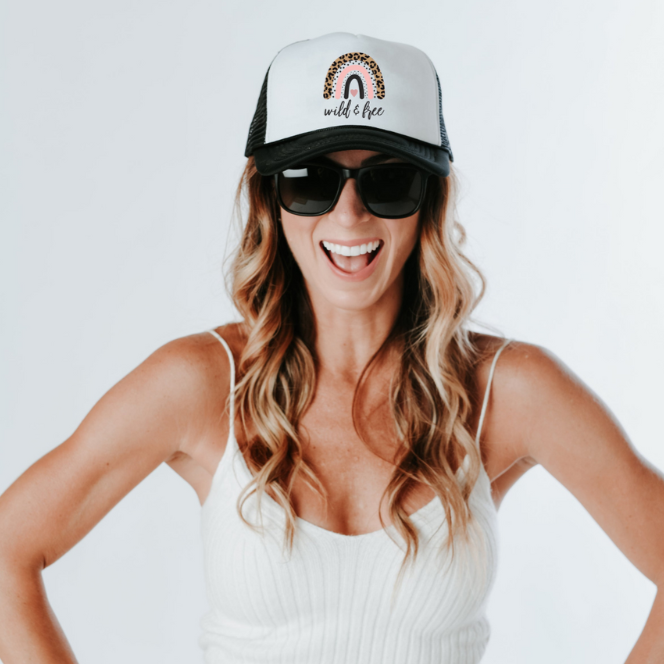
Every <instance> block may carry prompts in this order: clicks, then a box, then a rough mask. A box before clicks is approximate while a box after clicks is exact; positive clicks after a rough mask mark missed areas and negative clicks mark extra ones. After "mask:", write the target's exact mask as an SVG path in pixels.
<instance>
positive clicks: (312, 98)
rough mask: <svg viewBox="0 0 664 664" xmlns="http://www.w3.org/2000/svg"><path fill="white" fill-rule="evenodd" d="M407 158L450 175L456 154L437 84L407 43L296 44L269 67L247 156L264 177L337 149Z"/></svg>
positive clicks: (344, 36) (354, 39) (339, 39)
mask: <svg viewBox="0 0 664 664" xmlns="http://www.w3.org/2000/svg"><path fill="white" fill-rule="evenodd" d="M351 149H365V150H375V151H378V152H384V153H386V154H391V155H394V156H398V157H402V158H403V159H406V160H408V161H410V162H412V163H415V164H417V165H418V166H421V167H422V168H424V169H426V170H428V171H430V172H432V173H435V174H436V175H441V176H447V175H449V172H450V164H449V163H450V161H454V159H453V156H452V149H451V148H450V142H449V139H448V137H447V131H446V129H445V123H444V122H443V96H442V93H441V89H440V81H439V80H438V75H437V73H436V70H435V68H434V66H433V63H432V62H431V60H430V59H429V57H428V56H427V55H426V54H425V53H424V52H423V51H421V50H420V49H418V48H415V47H414V46H410V45H408V44H401V43H398V42H392V41H385V40H382V39H375V38H373V37H367V36H366V35H354V34H350V33H347V32H334V33H331V34H327V35H323V36H321V37H317V38H316V39H307V40H305V41H299V42H295V43H293V44H290V45H288V46H286V47H284V48H282V49H281V50H280V51H279V53H277V55H276V56H275V58H274V59H273V60H272V63H271V64H270V66H269V67H268V70H267V73H266V74H265V79H264V80H263V86H262V88H261V91H260V95H259V97H258V105H257V107H256V112H255V114H254V117H253V120H252V122H251V126H250V127H249V136H248V138H247V147H246V150H245V153H244V154H245V157H250V156H251V155H253V156H254V159H255V162H256V168H257V170H258V172H259V173H261V174H263V175H273V174H274V173H278V172H279V171H282V170H284V169H286V168H289V167H290V166H293V165H295V164H297V163H301V162H302V161H303V160H306V159H307V158H313V157H317V156H319V155H322V154H325V153H327V152H335V151H337V150H351Z"/></svg>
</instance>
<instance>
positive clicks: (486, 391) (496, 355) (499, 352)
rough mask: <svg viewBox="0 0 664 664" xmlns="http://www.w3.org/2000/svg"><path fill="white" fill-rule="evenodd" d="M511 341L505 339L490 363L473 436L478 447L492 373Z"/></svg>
mask: <svg viewBox="0 0 664 664" xmlns="http://www.w3.org/2000/svg"><path fill="white" fill-rule="evenodd" d="M510 341H512V340H511V339H505V341H504V342H503V345H502V346H501V347H500V348H499V349H498V351H497V352H496V354H495V355H494V356H493V362H492V363H491V371H489V380H488V381H487V384H486V390H485V391H484V401H483V402H482V412H481V413H480V423H479V424H478V425H477V435H476V436H475V443H476V445H477V446H478V447H479V444H480V434H481V433H482V424H484V415H485V414H486V409H487V405H488V404H489V392H490V391H491V381H492V380H493V372H494V369H495V368H496V362H497V361H498V357H499V355H500V354H501V353H502V352H503V349H504V348H505V347H506V346H507V345H508V344H509V343H510Z"/></svg>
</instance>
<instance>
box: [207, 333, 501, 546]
mask: <svg viewBox="0 0 664 664" xmlns="http://www.w3.org/2000/svg"><path fill="white" fill-rule="evenodd" d="M207 332H209V333H210V334H212V335H213V336H214V337H216V338H217V339H218V340H219V341H220V342H221V344H222V346H223V347H224V349H225V350H226V353H227V355H228V360H229V364H230V374H231V381H230V382H231V385H230V394H229V401H228V408H229V413H230V414H231V415H230V416H229V420H230V427H229V431H228V439H227V441H226V448H225V449H224V452H223V454H222V455H221V459H220V460H219V463H218V464H217V468H216V469H215V472H214V474H213V476H212V482H211V484H210V489H209V491H208V495H207V496H206V498H205V501H204V502H203V503H202V505H201V509H204V508H205V507H206V506H207V505H208V502H209V499H210V495H211V494H212V492H213V489H214V486H215V484H216V483H217V481H218V478H219V476H220V475H221V474H222V473H223V469H224V468H225V466H226V463H227V460H228V463H230V464H232V465H234V460H235V457H236V456H237V457H239V466H240V468H241V471H242V473H244V475H245V478H246V479H247V480H248V481H251V480H252V479H253V475H252V474H251V471H250V470H249V466H248V465H247V461H246V459H245V458H244V454H243V453H242V450H240V446H239V444H238V442H237V438H236V437H235V422H234V419H233V416H232V414H233V412H234V410H233V402H234V394H235V361H234V359H233V353H232V351H231V349H230V346H229V345H228V344H227V343H226V341H225V339H223V337H221V336H220V335H219V334H218V333H217V331H216V330H215V329H210V330H207ZM510 341H511V339H506V340H505V341H504V342H503V345H502V346H501V347H500V348H499V349H498V351H496V353H495V354H494V357H493V362H492V364H491V369H490V371H489V378H488V380H487V386H486V389H485V392H484V399H483V402H482V410H481V413H480V420H479V423H478V426H477V433H476V435H475V445H476V446H477V447H478V448H479V441H480V434H481V431H482V424H483V422H484V416H485V414H486V408H487V405H488V398H489V392H490V389H491V381H492V379H493V373H494V369H495V367H496V362H497V360H498V356H499V355H500V353H501V352H502V351H503V349H504V348H505V347H506V346H507V345H508V344H509V342H510ZM469 461H470V455H468V454H466V456H465V457H464V459H463V461H462V462H461V464H460V465H459V467H458V468H457V470H456V472H455V475H458V474H459V472H461V473H462V476H465V474H466V472H467V470H468V462H469ZM480 480H481V481H483V482H486V483H487V487H488V494H489V502H490V503H491V506H492V507H493V509H494V510H495V509H496V508H495V504H494V502H493V499H492V498H491V489H490V487H491V480H490V478H489V475H488V473H487V472H486V468H485V467H484V463H483V462H482V461H480V475H479V477H478V480H477V482H476V483H475V485H474V486H473V489H472V492H471V493H474V492H475V490H476V489H477V485H478V484H479V482H480ZM263 500H264V501H265V503H266V504H267V505H268V506H269V509H271V510H272V511H274V512H277V513H278V514H280V515H283V508H282V507H281V505H279V503H277V501H276V500H274V498H272V497H271V496H269V495H268V494H267V493H265V492H264V493H263ZM438 506H439V507H440V509H441V510H443V506H442V503H441V501H440V498H439V497H438V496H437V495H436V496H434V497H433V498H432V499H431V500H430V501H429V502H428V503H426V504H425V505H423V506H422V507H420V508H419V509H418V510H416V511H415V512H413V513H412V514H410V515H409V518H410V519H411V520H413V522H418V521H421V520H422V519H425V517H427V516H428V515H429V513H430V512H432V511H433V510H434V509H435V508H436V507H438ZM443 511H444V510H443ZM295 520H296V521H297V523H298V524H300V525H301V526H302V528H303V529H305V530H309V531H310V532H312V533H319V534H320V535H321V536H325V537H330V538H333V539H338V540H340V541H355V542H358V541H360V540H364V539H371V538H375V537H377V536H381V535H383V536H387V532H386V531H387V530H394V525H393V524H388V525H387V526H386V527H385V528H380V529H379V530H372V531H370V532H367V533H359V534H357V535H346V534H344V533H338V532H336V531H335V530H328V529H327V528H323V527H321V526H317V525H316V524H315V523H312V522H311V521H307V520H306V519H303V518H302V517H300V516H298V515H295Z"/></svg>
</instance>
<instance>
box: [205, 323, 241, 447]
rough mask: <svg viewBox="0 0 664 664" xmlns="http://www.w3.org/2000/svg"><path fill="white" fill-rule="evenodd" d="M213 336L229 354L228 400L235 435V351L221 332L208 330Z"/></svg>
mask: <svg viewBox="0 0 664 664" xmlns="http://www.w3.org/2000/svg"><path fill="white" fill-rule="evenodd" d="M207 332H209V333H210V334H211V335H212V336H214V337H217V339H219V341H220V342H221V345H222V346H223V347H224V348H225V349H226V353H227V354H228V361H229V363H230V365H231V392H230V395H229V402H228V406H229V409H228V412H229V416H228V419H229V420H230V435H231V436H234V435H235V416H234V413H235V411H234V410H233V403H234V399H235V362H234V360H233V353H232V352H231V349H230V347H229V345H228V344H227V343H226V342H225V341H224V340H223V339H222V338H221V337H220V336H219V334H218V333H217V332H216V331H215V330H207Z"/></svg>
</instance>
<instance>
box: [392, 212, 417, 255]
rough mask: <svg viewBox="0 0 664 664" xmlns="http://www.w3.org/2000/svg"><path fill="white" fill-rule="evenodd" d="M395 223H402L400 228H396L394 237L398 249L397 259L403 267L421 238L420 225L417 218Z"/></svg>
mask: <svg viewBox="0 0 664 664" xmlns="http://www.w3.org/2000/svg"><path fill="white" fill-rule="evenodd" d="M395 221H400V222H402V223H401V224H400V225H399V226H395V227H394V230H393V233H392V237H393V238H394V245H395V247H396V251H395V259H396V261H397V262H398V263H399V265H400V266H401V265H403V264H404V263H405V262H406V260H407V259H408V256H410V254H411V253H412V251H413V249H414V248H415V245H416V244H417V239H418V237H419V234H420V233H419V223H418V219H417V216H415V218H414V219H411V218H408V219H397V220H395Z"/></svg>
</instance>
